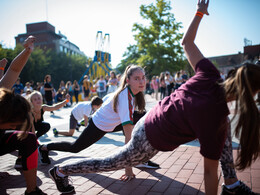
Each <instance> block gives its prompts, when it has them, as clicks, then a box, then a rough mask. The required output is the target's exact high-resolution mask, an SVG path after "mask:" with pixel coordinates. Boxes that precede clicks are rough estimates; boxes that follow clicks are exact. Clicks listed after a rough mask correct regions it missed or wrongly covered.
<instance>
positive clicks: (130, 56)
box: [117, 0, 185, 77]
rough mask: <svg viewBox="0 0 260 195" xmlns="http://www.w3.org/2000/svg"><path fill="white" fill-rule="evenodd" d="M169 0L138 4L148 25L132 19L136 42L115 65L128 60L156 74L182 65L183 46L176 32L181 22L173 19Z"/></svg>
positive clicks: (179, 35) (183, 63) (180, 35)
mask: <svg viewBox="0 0 260 195" xmlns="http://www.w3.org/2000/svg"><path fill="white" fill-rule="evenodd" d="M170 11H171V6H170V2H167V1H166V0H156V5H153V4H150V5H141V7H140V14H141V16H142V17H143V18H144V19H145V20H148V23H149V25H148V26H145V25H142V24H137V23H135V24H134V25H133V29H132V31H133V32H136V34H135V35H134V39H135V41H136V45H130V46H129V47H128V48H127V50H128V51H126V52H125V53H124V55H123V57H125V59H123V60H122V61H121V64H119V66H118V67H117V69H120V70H121V69H123V68H125V67H126V66H127V65H129V64H133V63H134V64H139V65H140V66H142V67H146V73H147V74H148V75H150V77H151V76H152V75H159V74H160V72H163V71H166V70H168V71H170V72H175V71H178V70H180V69H183V68H184V66H185V62H184V57H183V49H182V46H181V44H180V40H181V39H182V36H183V34H182V33H180V32H179V29H180V28H182V26H181V23H179V22H176V20H175V18H174V14H173V13H171V12H170Z"/></svg>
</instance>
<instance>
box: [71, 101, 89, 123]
mask: <svg viewBox="0 0 260 195" xmlns="http://www.w3.org/2000/svg"><path fill="white" fill-rule="evenodd" d="M91 111H92V106H91V101H85V102H81V103H78V104H77V105H76V106H75V107H74V108H73V110H72V111H71V113H72V114H73V116H74V117H75V119H76V120H77V121H79V120H81V119H83V118H84V115H85V116H87V117H89V116H90V114H91Z"/></svg>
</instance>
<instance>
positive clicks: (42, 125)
mask: <svg viewBox="0 0 260 195" xmlns="http://www.w3.org/2000/svg"><path fill="white" fill-rule="evenodd" d="M34 127H35V131H37V133H36V137H37V138H39V137H41V136H42V135H44V134H45V133H47V132H48V131H49V130H50V128H51V126H50V124H49V123H47V122H45V121H41V122H37V123H34Z"/></svg>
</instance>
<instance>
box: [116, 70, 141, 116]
mask: <svg viewBox="0 0 260 195" xmlns="http://www.w3.org/2000/svg"><path fill="white" fill-rule="evenodd" d="M136 70H141V71H143V72H144V69H143V68H141V67H140V66H137V65H129V66H127V67H126V69H125V72H124V74H123V75H122V77H121V80H120V86H119V88H118V90H117V91H116V93H115V95H114V102H113V110H114V111H115V112H117V105H118V96H119V94H120V93H121V92H122V91H123V90H124V89H125V88H126V87H127V86H128V84H127V81H126V80H127V79H130V77H131V76H132V74H133V73H134V72H135V71H136ZM135 106H136V108H138V111H139V112H141V113H142V112H144V111H145V99H144V93H143V92H139V93H138V94H136V95H135Z"/></svg>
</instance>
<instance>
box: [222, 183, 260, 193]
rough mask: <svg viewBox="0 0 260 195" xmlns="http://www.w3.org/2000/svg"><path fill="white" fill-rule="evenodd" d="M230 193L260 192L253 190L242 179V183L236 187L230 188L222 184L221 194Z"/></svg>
mask: <svg viewBox="0 0 260 195" xmlns="http://www.w3.org/2000/svg"><path fill="white" fill-rule="evenodd" d="M229 194H235V195H248V194H252V195H257V194H258V193H254V192H252V190H251V189H250V188H249V187H248V186H247V185H246V184H244V183H243V182H242V181H240V185H239V186H237V187H235V188H234V189H228V188H227V187H226V186H225V185H222V192H221V195H229ZM258 195H259V194H258Z"/></svg>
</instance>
